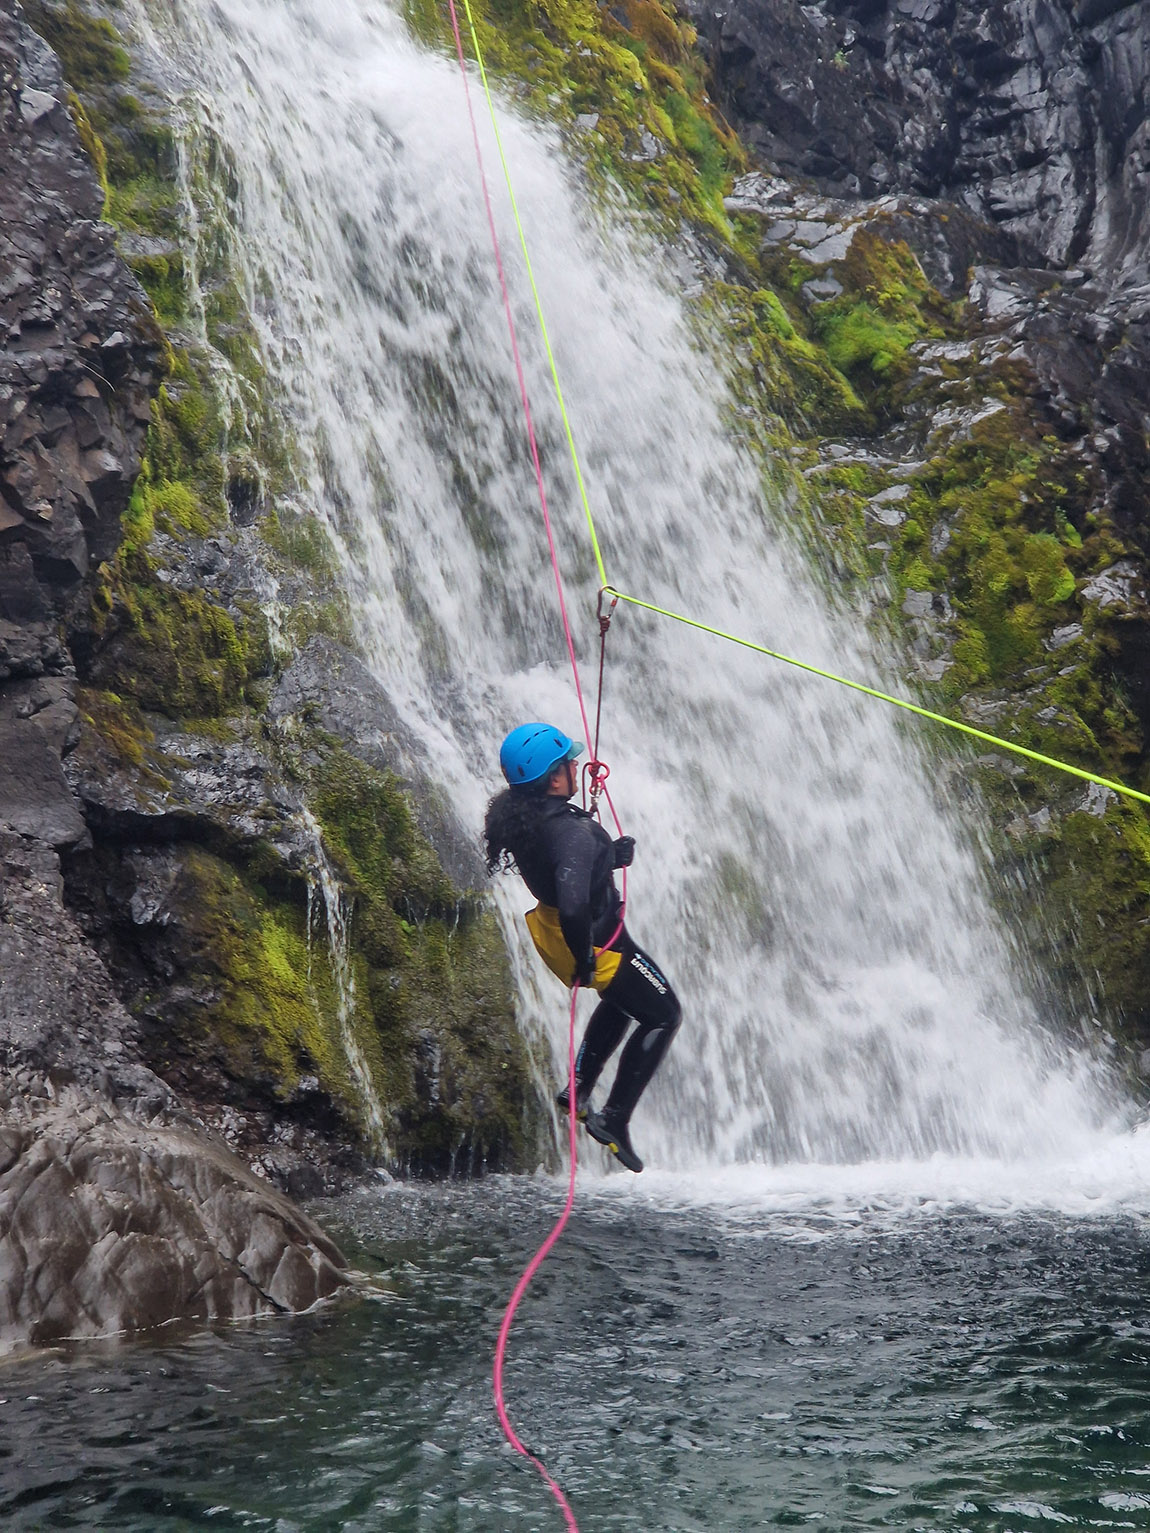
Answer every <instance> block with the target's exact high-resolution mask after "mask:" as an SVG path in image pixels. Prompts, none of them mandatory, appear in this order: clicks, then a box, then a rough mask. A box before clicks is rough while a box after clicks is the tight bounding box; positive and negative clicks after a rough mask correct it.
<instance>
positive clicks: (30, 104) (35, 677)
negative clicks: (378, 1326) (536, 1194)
mask: <svg viewBox="0 0 1150 1533" xmlns="http://www.w3.org/2000/svg"><path fill="white" fill-rule="evenodd" d="M102 206H103V193H102V190H101V188H100V185H99V183H98V181H97V179H96V176H95V174H94V173H93V169H92V164H91V162H90V161H89V159H88V157H87V155H86V153H85V152H84V150H83V149H82V147H81V144H80V140H79V137H78V134H77V129H76V127H75V125H74V123H73V121H72V118H71V116H70V113H69V108H68V105H67V96H66V91H65V87H64V86H63V83H62V81H61V75H60V68H59V64H58V63H57V61H56V58H55V55H54V54H53V53H52V52H51V51H50V49H48V47H47V46H46V45H45V44H44V43H43V42H42V41H41V40H40V39H39V38H38V37H37V36H36V35H35V34H34V33H33V32H31V31H30V30H29V29H28V28H27V27H26V26H25V25H24V24H23V22H22V21H20V20H19V19H18V16H17V14H16V8H15V7H14V6H13V5H12V4H11V3H10V0H0V1352H5V1351H8V1350H10V1349H12V1348H13V1347H17V1346H21V1345H26V1344H30V1343H42V1342H51V1341H55V1340H58V1339H60V1338H63V1337H69V1336H101V1335H108V1334H112V1333H116V1332H122V1331H132V1330H138V1329H142V1328H144V1327H147V1326H151V1325H156V1324H160V1323H162V1322H165V1321H168V1320H172V1319H175V1318H180V1317H189V1318H200V1319H212V1318H237V1317H243V1316H249V1315H257V1314H264V1313H273V1312H276V1311H283V1310H296V1309H302V1308H307V1307H309V1306H310V1305H312V1304H314V1303H315V1302H316V1301H317V1300H318V1299H320V1298H323V1297H324V1296H326V1295H327V1294H329V1293H332V1292H334V1290H335V1289H336V1288H338V1287H339V1286H340V1285H341V1284H342V1283H343V1281H344V1278H343V1276H342V1266H343V1263H342V1259H341V1258H340V1256H339V1253H338V1251H336V1249H335V1248H334V1246H332V1245H331V1244H330V1242H328V1241H327V1240H325V1238H324V1237H323V1235H322V1234H321V1233H320V1232H319V1230H318V1229H316V1227H315V1226H314V1225H313V1224H311V1222H310V1221H309V1220H307V1219H306V1218H305V1217H304V1216H303V1215H301V1214H300V1213H298V1211H296V1210H295V1209H293V1208H292V1206H291V1205H290V1204H289V1203H288V1202H287V1200H286V1199H285V1198H283V1197H282V1195H281V1194H279V1193H277V1192H276V1191H275V1190H273V1188H272V1187H270V1186H269V1185H267V1184H266V1183H265V1182H263V1181H261V1180H260V1179H259V1178H258V1177H257V1176H255V1175H253V1174H252V1172H251V1171H249V1170H248V1168H247V1167H246V1166H245V1165H243V1163H242V1162H241V1161H240V1160H238V1159H237V1158H236V1157H235V1156H233V1155H231V1154H230V1153H229V1152H228V1150H227V1149H226V1148H224V1147H223V1146H222V1145H221V1144H219V1143H217V1142H214V1141H213V1140H212V1139H210V1138H209V1137H208V1135H207V1134H206V1133H204V1132H203V1125H202V1124H200V1123H198V1122H197V1121H195V1120H192V1119H189V1118H187V1116H186V1114H183V1113H182V1112H181V1110H180V1108H179V1106H178V1104H177V1102H176V1100H175V1097H174V1095H173V1093H172V1090H171V1088H170V1087H169V1086H168V1085H167V1084H166V1083H165V1082H164V1081H163V1080H161V1079H160V1077H159V1076H158V1075H156V1074H155V1073H154V1072H153V1071H152V1070H151V1069H150V1068H149V1067H148V1065H147V1064H145V1063H144V1060H143V1058H142V1052H143V1051H142V1048H141V1036H140V1026H139V1023H138V1021H137V1020H136V1019H135V1018H134V1017H133V1016H131V1015H130V1014H129V1012H128V1011H127V1010H126V1009H125V1007H124V1006H123V1004H122V1003H121V1001H120V999H119V996H118V994H117V991H116V988H115V986H114V984H113V982H112V979H111V976H110V975H109V972H108V970H107V968H106V966H105V964H104V962H103V961H102V959H101V957H100V955H99V953H98V952H97V950H96V948H95V947H94V946H93V944H92V943H91V942H90V941H89V940H88V937H87V934H86V933H85V932H84V931H83V930H82V929H81V926H80V925H79V923H78V921H77V919H76V916H75V915H74V914H73V911H72V909H71V908H70V907H69V905H68V903H67V902H66V899H65V877H64V874H63V871H62V867H61V854H63V855H64V856H65V857H68V856H71V857H76V856H82V855H85V854H86V853H87V852H88V851H89V850H90V848H91V846H92V835H91V830H90V828H89V824H88V821H87V819H86V818H85V810H86V804H85V800H84V799H83V798H82V796H81V795H80V794H78V793H77V792H76V791H75V786H74V782H70V781H69V776H68V773H69V772H70V773H71V774H72V776H73V778H74V779H75V781H77V782H82V779H83V772H82V770H81V768H80V760H79V758H77V762H76V763H75V764H70V762H69V758H70V757H71V755H72V753H73V752H74V751H75V750H76V748H77V746H78V745H79V743H80V742H81V740H82V738H83V734H84V725H83V720H82V718H81V715H80V712H79V709H78V707H77V703H76V696H75V679H74V676H75V673H74V668H73V664H72V656H71V653H70V650H69V646H68V636H69V631H70V628H71V626H72V623H73V621H74V619H75V618H76V616H77V615H78V614H82V613H83V611H84V609H85V607H86V605H87V603H88V599H89V577H90V575H91V574H92V572H93V570H94V568H95V566H96V565H97V564H98V563H99V562H100V561H102V560H105V559H107V558H109V557H110V556H111V555H112V554H113V553H114V551H115V549H116V548H117V546H118V544H119V541H120V536H121V516H122V513H123V511H124V509H125V507H126V505H127V502H128V497H129V494H130V492H131V489H132V485H133V482H134V480H135V478H136V475H137V473H138V471H139V466H140V453H141V448H142V444H143V441H144V435H145V431H146V428H147V425H148V422H149V419H150V401H151V397H152V395H153V393H154V392H155V389H156V387H157V385H158V381H159V375H160V369H159V359H160V347H161V338H160V335H159V331H158V330H157V328H156V325H155V321H154V319H153V317H152V313H151V308H150V306H149V304H148V302H147V300H146V298H145V296H144V294H143V292H142V290H141V289H140V287H139V286H138V284H137V282H136V280H135V278H134V277H133V276H132V274H131V272H130V271H129V270H128V268H127V266H126V265H125V264H124V262H123V261H122V260H121V258H120V256H119V254H118V253H117V251H116V249H115V246H114V243H113V234H112V230H111V229H110V228H109V227H108V226H107V225H106V224H103V223H101V222H100V214H101V210H102ZM82 754H83V753H81V755H82ZM229 765H231V767H232V775H233V777H241V778H242V777H244V776H245V774H246V775H248V776H250V774H251V767H250V763H249V762H247V761H246V760H241V761H238V762H236V763H229ZM188 773H189V776H190V777H193V778H194V777H195V775H196V767H195V763H192V762H189V764H188ZM201 775H202V774H201ZM219 775H221V774H217V776H219ZM222 775H223V776H224V778H225V779H226V777H227V774H226V772H225V773H223V774H222ZM213 785H215V784H214V779H213V781H212V782H209V784H208V785H207V787H206V788H204V790H203V792H202V794H201V796H202V797H204V798H205V799H206V800H207V801H208V802H209V804H210V807H211V810H212V812H214V813H215V814H216V816H217V819H218V820H219V821H220V823H221V825H222V826H224V827H230V821H229V814H232V815H233V816H234V815H239V816H241V817H242V807H243V806H242V805H241V806H240V807H239V808H234V807H233V806H232V802H231V800H232V798H234V797H235V796H236V795H234V794H232V795H231V796H230V797H229V782H228V781H227V780H225V781H224V782H223V783H222V785H215V786H217V787H218V792H217V794H216V799H221V800H223V801H222V802H218V803H217V802H216V800H215V799H213V798H212V792H211V789H212V787H213ZM115 790H116V775H115V772H114V771H111V770H110V771H109V772H108V774H107V781H105V782H104V783H103V784H102V785H101V792H100V793H96V790H95V789H93V792H92V795H91V796H92V797H93V806H92V812H93V813H94V814H95V818H96V819H97V821H98V818H99V816H98V814H96V813H95V811H96V810H97V809H98V808H99V807H101V806H106V809H107V813H108V814H109V815H114V813H115V811H116V809H117V800H116V793H115ZM249 797H250V795H249ZM96 798H99V799H100V805H96V804H95V799H96ZM157 815H158V817H162V815H160V812H159V811H157ZM97 828H99V826H97ZM265 834H266V827H265Z"/></svg>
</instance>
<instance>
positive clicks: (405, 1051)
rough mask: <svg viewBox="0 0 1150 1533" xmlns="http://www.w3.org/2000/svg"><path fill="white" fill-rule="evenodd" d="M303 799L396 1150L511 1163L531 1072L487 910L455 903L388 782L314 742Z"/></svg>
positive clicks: (411, 1157)
mask: <svg viewBox="0 0 1150 1533" xmlns="http://www.w3.org/2000/svg"><path fill="white" fill-rule="evenodd" d="M310 750H311V753H312V755H313V756H314V755H316V754H318V755H319V756H320V758H321V759H320V764H319V766H318V767H316V766H313V767H312V768H311V769H310V797H311V803H312V807H313V810H314V812H315V814H316V817H317V819H318V820H319V822H320V824H321V825H322V827H323V832H324V841H325V844H326V845H327V848H328V850H329V853H330V855H331V856H332V858H333V860H334V861H335V863H336V865H337V866H338V868H339V870H340V873H341V876H342V878H343V880H344V882H345V885H346V887H347V889H348V890H349V892H350V895H351V901H352V913H351V923H350V931H351V936H352V941H353V944H354V950H355V955H356V958H355V963H356V976H357V993H358V994H359V995H360V996H361V997H363V998H364V1001H365V1004H366V1006H367V1010H368V1014H369V1015H370V1019H371V1025H372V1026H373V1028H374V1029H375V1031H376V1034H377V1036H378V1038H379V1042H380V1054H379V1065H378V1076H377V1078H378V1081H379V1083H380V1086H381V1088H382V1090H383V1092H384V1096H385V1101H386V1103H387V1105H388V1108H389V1111H390V1114H391V1117H392V1120H393V1123H394V1129H393V1131H392V1139H393V1145H394V1148H395V1150H396V1152H397V1153H398V1154H399V1155H400V1156H401V1157H402V1158H403V1159H404V1160H406V1161H407V1162H408V1163H409V1164H411V1165H412V1166H413V1167H415V1168H417V1169H419V1168H426V1169H444V1168H445V1167H447V1166H449V1165H450V1164H451V1161H452V1158H453V1156H454V1155H455V1154H456V1153H457V1152H458V1151H459V1150H460V1149H461V1148H463V1149H466V1152H467V1154H468V1155H469V1156H473V1157H475V1156H477V1157H479V1159H480V1160H487V1159H490V1158H492V1157H495V1158H497V1159H499V1158H501V1159H503V1160H506V1159H507V1158H508V1157H509V1156H510V1157H511V1158H512V1159H514V1160H518V1159H520V1158H521V1157H522V1155H523V1154H524V1152H525V1148H526V1143H527V1141H526V1139H525V1137H524V1122H525V1117H526V1112H525V1107H526V1097H525V1092H526V1091H527V1090H528V1089H529V1088H527V1086H526V1082H527V1080H528V1078H529V1063H528V1059H527V1055H526V1051H525V1049H524V1045H523V1043H522V1040H521V1039H520V1037H519V1035H518V1033H517V1031H516V1029H515V1026H514V1001H513V996H512V987H511V978H510V971H509V968H508V965H507V959H506V953H505V951H504V948H503V942H502V937H501V935H500V933H499V929H498V925H497V923H496V922H495V919H494V917H493V916H492V914H491V912H490V911H488V910H487V909H486V908H485V907H484V906H483V905H481V904H477V903H476V902H474V901H473V900H469V899H464V898H463V897H462V896H461V895H460V894H459V892H458V891H457V890H456V889H454V888H453V886H452V884H451V882H450V880H449V879H448V878H447V877H446V875H445V874H444V872H443V869H442V867H441V866H440V864H439V860H438V858H437V857H436V856H435V853H434V851H433V850H432V848H431V846H430V845H429V844H428V843H427V841H426V840H425V838H424V837H423V836H422V834H421V833H420V832H419V830H418V828H417V827H416V824H415V821H414V818H413V816H412V811H411V804H410V800H409V799H408V797H407V795H406V793H405V792H404V791H403V789H402V787H401V786H400V784H399V782H398V781H397V780H396V779H395V778H394V777H392V776H391V775H390V774H388V773H385V772H379V771H376V770H374V769H373V768H371V767H368V766H366V765H365V764H364V763H363V762H361V761H359V760H358V759H357V758H355V757H353V756H351V755H350V754H349V753H348V752H347V751H346V750H345V749H344V748H343V747H342V746H340V745H338V744H337V743H336V742H335V741H332V740H330V739H326V738H324V737H321V736H316V737H314V739H313V742H312V745H311V747H310Z"/></svg>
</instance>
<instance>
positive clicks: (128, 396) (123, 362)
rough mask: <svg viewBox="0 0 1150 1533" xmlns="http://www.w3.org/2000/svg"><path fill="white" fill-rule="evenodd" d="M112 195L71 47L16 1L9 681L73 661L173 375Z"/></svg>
mask: <svg viewBox="0 0 1150 1533" xmlns="http://www.w3.org/2000/svg"><path fill="white" fill-rule="evenodd" d="M102 205H103V193H102V191H101V189H100V185H99V183H98V181H97V180H96V177H95V175H94V174H93V171H92V166H91V163H90V161H89V160H88V157H87V155H86V154H85V153H84V151H83V149H82V148H81V145H80V142H79V139H78V137H77V134H76V130H75V128H74V127H73V124H72V121H71V118H70V116H69V111H68V105H67V99H66V94H65V90H64V86H63V83H62V81H61V77H60V67H59V64H58V62H57V60H56V58H55V55H54V54H53V53H52V52H51V50H50V49H49V48H48V47H47V45H46V44H45V43H44V42H42V41H41V40H40V38H38V37H37V36H36V35H35V33H33V32H32V31H31V30H30V29H29V28H28V27H26V26H24V25H23V24H22V23H21V22H20V21H18V20H17V19H16V17H15V16H14V15H13V14H12V12H11V10H10V9H6V11H5V12H4V13H0V334H2V335H3V337H4V346H3V350H2V351H0V680H2V679H3V678H4V677H5V676H21V675H24V676H28V675H31V676H35V675H40V674H43V673H45V672H48V673H54V674H59V673H61V672H62V671H64V670H66V669H67V667H68V661H67V656H66V651H65V650H64V648H63V646H62V645H61V643H60V641H59V637H58V626H59V622H60V620H61V619H66V618H67V617H68V615H69V613H70V611H71V609H72V607H73V605H74V603H75V601H76V598H77V596H78V595H79V594H80V592H81V588H82V583H83V581H84V578H85V576H86V575H87V574H88V571H89V569H90V568H91V566H92V565H93V563H94V562H96V561H98V560H100V559H103V558H106V557H107V556H108V555H109V554H110V553H111V552H112V551H113V550H114V549H115V548H116V546H117V544H118V542H119V539H120V515H121V513H122V511H123V509H124V506H125V505H126V503H127V498H128V494H129V492H130V489H131V485H132V482H133V480H134V478H135V475H136V473H137V471H138V469H139V464H140V450H141V446H142V444H143V439H144V432H145V430H146V428H147V424H148V421H149V418H150V399H151V396H152V394H153V392H154V391H155V387H156V384H157V381H158V377H159V359H160V350H161V344H162V343H161V337H160V334H159V331H158V330H157V328H156V324H155V321H154V319H153V317H152V313H151V308H150V306H149V304H148V301H147V299H146V297H145V295H144V293H143V291H142V289H141V288H140V286H139V284H138V283H137V282H136V279H135V278H134V277H133V276H132V274H131V272H130V271H129V270H128V268H127V267H126V266H125V265H124V263H123V261H122V260H121V259H120V257H119V255H118V254H117V252H116V248H115V244H114V240H113V233H112V230H111V228H110V227H109V226H108V225H107V224H104V223H101V222H100V213H101V208H102ZM7 625H12V627H13V629H15V630H16V632H14V633H12V636H11V638H9V634H8V633H7V632H6V631H5V630H6V628H7Z"/></svg>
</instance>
